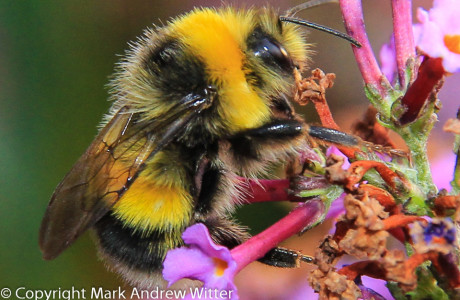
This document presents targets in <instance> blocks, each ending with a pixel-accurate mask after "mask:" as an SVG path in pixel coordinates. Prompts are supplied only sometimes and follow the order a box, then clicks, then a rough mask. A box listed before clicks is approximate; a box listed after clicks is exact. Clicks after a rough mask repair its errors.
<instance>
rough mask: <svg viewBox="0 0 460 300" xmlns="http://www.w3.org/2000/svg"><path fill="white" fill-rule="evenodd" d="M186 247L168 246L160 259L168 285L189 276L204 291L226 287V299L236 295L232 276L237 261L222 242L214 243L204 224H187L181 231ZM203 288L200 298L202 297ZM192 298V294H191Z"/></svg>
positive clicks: (236, 296)
mask: <svg viewBox="0 0 460 300" xmlns="http://www.w3.org/2000/svg"><path fill="white" fill-rule="evenodd" d="M182 239H183V240H184V242H185V244H187V245H188V247H180V248H177V249H173V250H170V251H169V252H168V254H167V255H166V259H165V261H164V263H163V266H164V269H163V277H164V278H165V279H166V280H167V281H168V282H169V286H171V285H172V284H173V283H175V282H176V281H178V280H180V279H183V278H189V279H197V280H200V281H202V282H203V283H204V284H203V289H205V290H208V291H213V290H216V289H217V290H219V291H223V290H226V291H227V292H228V294H227V295H228V296H229V297H228V299H238V294H237V291H236V286H235V284H234V283H233V278H234V276H235V273H236V267H237V264H236V262H235V260H234V259H233V258H232V256H231V254H230V250H228V248H226V247H224V246H220V245H216V244H215V243H214V242H213V241H212V240H211V237H210V235H209V232H208V228H206V226H205V225H203V224H201V223H199V224H195V225H192V226H190V227H189V228H187V229H186V230H185V231H184V233H183V234H182ZM206 295H207V294H206V292H205V293H204V296H205V297H203V296H201V297H200V299H206ZM195 298H196V297H195Z"/></svg>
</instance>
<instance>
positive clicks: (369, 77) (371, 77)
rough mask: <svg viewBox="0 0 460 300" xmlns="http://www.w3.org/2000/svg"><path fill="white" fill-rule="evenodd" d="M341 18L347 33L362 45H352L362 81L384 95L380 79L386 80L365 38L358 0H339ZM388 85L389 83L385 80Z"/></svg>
mask: <svg viewBox="0 0 460 300" xmlns="http://www.w3.org/2000/svg"><path fill="white" fill-rule="evenodd" d="M340 8H341V10H342V16H343V20H344V22H345V28H346V30H347V33H348V34H349V35H351V36H352V37H354V38H355V39H356V40H357V41H358V42H360V43H361V45H362V47H361V48H357V47H355V46H352V49H353V53H354V55H355V58H356V62H357V63H358V67H359V70H360V71H361V74H362V76H363V79H364V82H365V83H366V84H368V85H372V86H373V87H374V88H376V89H377V90H378V91H379V93H380V95H381V96H385V94H386V92H385V89H384V88H383V87H382V84H381V81H382V80H386V78H385V76H383V74H382V71H381V70H380V68H379V65H378V63H377V60H376V59H375V55H374V52H373V51H372V48H371V44H370V43H369V39H368V38H367V34H366V29H365V26H364V17H363V9H362V5H361V1H360V0H340ZM387 84H388V86H389V83H388V82H387Z"/></svg>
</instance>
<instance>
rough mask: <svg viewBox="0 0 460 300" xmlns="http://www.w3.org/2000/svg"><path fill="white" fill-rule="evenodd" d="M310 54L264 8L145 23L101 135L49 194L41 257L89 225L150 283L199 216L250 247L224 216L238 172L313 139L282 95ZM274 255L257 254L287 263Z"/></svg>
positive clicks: (298, 33) (297, 35)
mask: <svg viewBox="0 0 460 300" xmlns="http://www.w3.org/2000/svg"><path fill="white" fill-rule="evenodd" d="M308 60H309V45H308V43H307V42H306V39H305V36H304V33H303V31H302V30H301V29H300V28H299V27H298V25H296V24H292V23H288V22H282V21H281V20H280V17H279V14H278V13H277V12H276V11H274V10H271V9H268V8H264V9H260V10H255V9H235V8H230V7H224V8H220V9H211V8H197V9H194V10H193V11H191V12H189V13H187V14H184V15H182V16H179V17H177V18H175V19H173V20H171V21H170V22H168V23H167V24H166V25H165V26H164V27H161V28H155V29H153V30H150V29H149V30H147V31H145V33H144V35H143V36H142V37H141V38H139V40H138V41H137V42H136V43H134V44H132V46H131V48H130V50H128V51H127V54H126V56H125V58H124V59H123V60H122V61H121V62H120V63H119V64H118V66H117V70H116V73H115V75H114V77H113V80H112V82H111V90H110V93H111V99H112V100H113V105H112V107H111V108H110V111H109V113H108V114H107V115H106V116H105V117H104V121H103V123H102V125H101V127H100V131H99V133H98V135H97V136H96V138H95V139H94V141H93V142H92V144H91V145H90V146H89V148H88V149H87V150H86V152H85V153H84V154H83V155H82V156H81V157H80V159H79V160H78V161H77V162H76V164H75V165H74V166H73V168H72V169H71V170H70V172H69V173H68V174H67V175H66V176H65V177H64V179H63V180H62V182H61V183H60V184H59V185H58V187H57V188H56V190H55V192H54V194H53V196H52V198H51V201H50V203H49V205H48V207H47V210H46V213H45V216H44V218H43V222H42V225H41V228H40V236H39V244H40V248H41V250H42V252H43V257H44V258H45V259H54V258H55V257H57V256H58V255H59V254H60V253H61V252H62V251H64V250H65V249H66V248H67V247H68V246H70V245H71V244H72V243H73V242H74V241H75V240H76V239H77V238H78V237H79V236H80V235H81V234H82V233H84V232H85V231H86V230H88V229H92V231H93V232H94V236H95V240H96V242H97V246H98V250H99V253H100V256H101V257H102V258H103V259H104V260H105V261H106V262H107V264H108V266H109V267H110V268H111V269H113V270H114V271H116V272H117V273H119V274H121V276H122V277H123V278H124V279H125V280H127V281H128V282H129V283H131V284H133V285H136V286H139V287H142V288H152V287H156V286H165V285H166V282H165V281H164V279H163V278H162V276H161V271H162V264H163V260H164V258H165V256H166V253H167V251H168V250H170V249H173V248H176V247H180V246H182V245H183V241H182V239H181V234H182V232H183V231H184V230H185V229H186V228H187V227H189V226H190V225H192V224H195V223H203V224H205V225H206V226H207V228H208V229H209V232H210V234H211V236H212V238H213V240H214V241H215V242H216V243H218V244H221V245H224V246H226V247H228V248H233V247H235V246H237V245H239V244H241V243H243V242H244V241H245V240H247V239H248V238H249V235H248V233H247V232H246V230H245V228H243V227H241V226H240V225H238V224H236V223H235V221H233V220H232V219H231V217H230V216H229V215H230V213H231V212H232V210H233V208H234V203H235V199H238V198H239V197H240V196H241V193H242V192H241V190H242V186H241V182H240V181H238V180H237V179H236V177H237V175H239V176H244V177H251V178H256V177H257V175H260V173H263V172H264V171H265V170H266V169H267V167H268V166H270V165H271V164H273V163H276V162H279V161H288V160H292V159H295V157H297V156H298V152H299V151H300V149H302V148H303V147H306V139H305V136H306V135H307V134H308V131H309V127H308V126H307V125H306V124H305V123H304V121H302V119H301V118H300V117H299V116H298V115H296V113H295V112H294V110H293V109H292V107H291V105H290V103H289V100H288V98H289V96H287V95H290V94H292V90H291V89H292V87H293V86H294V71H295V70H297V71H302V70H303V69H304V68H305V66H306V65H307V63H308ZM273 251H274V252H271V253H269V254H268V255H267V256H266V257H265V258H263V259H261V261H262V262H265V263H267V264H271V265H277V266H290V263H289V262H284V263H283V262H277V261H274V258H276V257H277V255H276V251H277V250H276V248H275V249H274V250H273Z"/></svg>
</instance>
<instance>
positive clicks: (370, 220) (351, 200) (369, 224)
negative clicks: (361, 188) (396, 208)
mask: <svg viewBox="0 0 460 300" xmlns="http://www.w3.org/2000/svg"><path fill="white" fill-rule="evenodd" d="M344 206H345V208H346V211H347V212H346V214H345V218H346V219H347V220H354V223H355V226H357V227H366V228H367V229H369V230H373V231H377V230H382V229H384V223H383V221H382V219H384V218H386V217H388V212H386V211H385V210H384V209H385V208H384V207H383V206H382V205H381V204H380V203H379V202H378V201H377V200H375V199H374V198H369V197H368V195H367V194H364V195H363V196H362V199H357V198H355V197H354V196H353V195H350V194H348V195H347V196H346V197H345V200H344Z"/></svg>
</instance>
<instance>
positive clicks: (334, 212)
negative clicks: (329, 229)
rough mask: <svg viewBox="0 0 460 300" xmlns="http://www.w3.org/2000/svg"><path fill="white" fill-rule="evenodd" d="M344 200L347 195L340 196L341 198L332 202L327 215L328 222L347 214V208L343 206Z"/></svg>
mask: <svg viewBox="0 0 460 300" xmlns="http://www.w3.org/2000/svg"><path fill="white" fill-rule="evenodd" d="M343 199H345V193H344V194H342V195H340V197H339V198H337V199H335V200H334V201H333V202H332V204H331V207H330V208H329V210H328V212H327V214H326V220H327V219H336V218H337V217H338V216H340V215H341V214H343V213H345V206H344V205H343Z"/></svg>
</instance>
